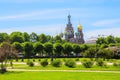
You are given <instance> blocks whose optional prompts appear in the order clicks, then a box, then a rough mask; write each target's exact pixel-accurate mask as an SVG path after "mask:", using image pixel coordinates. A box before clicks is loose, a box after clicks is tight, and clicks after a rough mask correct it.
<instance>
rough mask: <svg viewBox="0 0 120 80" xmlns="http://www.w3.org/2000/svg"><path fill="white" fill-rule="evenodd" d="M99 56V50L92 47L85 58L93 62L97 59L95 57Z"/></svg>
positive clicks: (86, 52)
mask: <svg viewBox="0 0 120 80" xmlns="http://www.w3.org/2000/svg"><path fill="white" fill-rule="evenodd" d="M96 54H97V50H96V48H95V47H91V48H89V49H88V50H86V51H85V54H84V56H85V57H89V58H90V59H91V60H93V58H95V55H96Z"/></svg>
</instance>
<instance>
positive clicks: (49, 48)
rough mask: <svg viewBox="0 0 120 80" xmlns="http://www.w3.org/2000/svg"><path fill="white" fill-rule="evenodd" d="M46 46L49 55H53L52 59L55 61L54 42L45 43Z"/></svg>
mask: <svg viewBox="0 0 120 80" xmlns="http://www.w3.org/2000/svg"><path fill="white" fill-rule="evenodd" d="M44 48H45V51H46V53H48V56H49V57H51V61H53V44H52V43H45V44H44Z"/></svg>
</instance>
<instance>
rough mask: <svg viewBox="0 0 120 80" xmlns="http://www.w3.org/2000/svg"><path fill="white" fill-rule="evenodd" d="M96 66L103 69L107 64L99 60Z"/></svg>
mask: <svg viewBox="0 0 120 80" xmlns="http://www.w3.org/2000/svg"><path fill="white" fill-rule="evenodd" d="M96 65H97V66H101V67H102V66H104V65H105V63H104V61H103V60H101V59H98V60H97V62H96Z"/></svg>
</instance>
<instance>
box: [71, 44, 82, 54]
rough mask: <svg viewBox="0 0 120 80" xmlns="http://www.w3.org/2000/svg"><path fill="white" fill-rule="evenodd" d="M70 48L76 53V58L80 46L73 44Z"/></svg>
mask: <svg viewBox="0 0 120 80" xmlns="http://www.w3.org/2000/svg"><path fill="white" fill-rule="evenodd" d="M72 47H73V51H74V53H76V56H78V54H79V53H80V52H81V48H80V46H79V45H78V44H74V45H73V46H72Z"/></svg>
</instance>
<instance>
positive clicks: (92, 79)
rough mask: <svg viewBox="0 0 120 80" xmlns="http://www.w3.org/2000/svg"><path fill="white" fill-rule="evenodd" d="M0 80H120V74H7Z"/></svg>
mask: <svg viewBox="0 0 120 80" xmlns="http://www.w3.org/2000/svg"><path fill="white" fill-rule="evenodd" d="M0 80H120V73H107V72H7V73H5V74H0Z"/></svg>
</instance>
